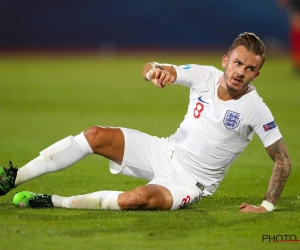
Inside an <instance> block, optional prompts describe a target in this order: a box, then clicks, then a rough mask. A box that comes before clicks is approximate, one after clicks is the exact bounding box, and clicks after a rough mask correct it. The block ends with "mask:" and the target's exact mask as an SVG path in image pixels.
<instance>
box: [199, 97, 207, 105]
mask: <svg viewBox="0 0 300 250" xmlns="http://www.w3.org/2000/svg"><path fill="white" fill-rule="evenodd" d="M198 100H199V101H200V102H203V103H206V104H209V103H208V102H205V101H203V100H202V96H200V97H198Z"/></svg>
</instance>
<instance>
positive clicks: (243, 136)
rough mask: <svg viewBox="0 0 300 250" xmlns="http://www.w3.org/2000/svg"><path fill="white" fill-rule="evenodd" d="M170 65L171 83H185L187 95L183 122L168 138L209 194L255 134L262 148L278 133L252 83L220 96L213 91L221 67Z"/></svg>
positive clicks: (179, 156)
mask: <svg viewBox="0 0 300 250" xmlns="http://www.w3.org/2000/svg"><path fill="white" fill-rule="evenodd" d="M173 67H174V68H175V69H176V71H177V79H176V82H175V84H181V85H185V86H188V87H189V88H190V97H189V99H190V100H189V105H188V110H187V114H186V115H185V118H184V120H183V122H182V123H181V124H180V127H179V128H178V129H177V131H176V132H175V133H174V134H173V135H171V136H170V138H169V140H170V142H171V144H172V145H173V147H174V150H175V152H174V153H175V155H176V156H177V158H178V160H179V161H180V162H181V164H182V165H183V166H184V168H185V169H186V170H187V171H188V173H190V174H191V175H192V176H193V178H194V179H195V180H197V181H198V182H200V183H201V184H203V185H204V186H205V187H206V189H205V193H204V194H205V195H211V194H213V192H214V191H215V190H216V188H217V187H218V185H219V184H220V182H221V181H222V179H223V178H224V176H225V174H226V172H227V170H228V168H229V166H230V165H231V163H232V162H233V161H234V160H235V159H236V158H237V157H238V155H239V154H240V153H241V152H243V151H244V149H245V148H246V146H247V145H248V143H249V142H250V141H251V139H252V136H253V134H254V133H256V134H257V135H258V136H259V138H260V139H261V141H262V143H263V145H264V146H265V147H268V146H269V145H271V144H272V143H274V142H276V141H277V140H279V139H280V138H281V137H282V136H281V134H280V132H279V129H278V127H277V126H276V124H275V121H274V117H273V115H272V114H271V111H270V110H269V108H268V107H267V106H266V104H265V103H264V102H263V100H262V98H261V97H260V96H259V95H258V93H257V92H256V90H255V87H254V86H253V85H252V84H250V88H249V90H248V92H247V93H246V94H245V95H243V96H242V97H240V98H239V99H238V100H229V101H222V100H220V99H219V97H218V94H217V90H218V87H219V85H220V84H219V81H220V79H221V77H222V76H223V72H222V71H220V70H218V69H216V68H215V67H212V66H200V65H195V64H188V65H183V66H175V65H173Z"/></svg>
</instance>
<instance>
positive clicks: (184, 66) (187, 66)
mask: <svg viewBox="0 0 300 250" xmlns="http://www.w3.org/2000/svg"><path fill="white" fill-rule="evenodd" d="M180 67H181V68H183V69H190V68H191V67H192V65H191V64H185V65H181V66H180Z"/></svg>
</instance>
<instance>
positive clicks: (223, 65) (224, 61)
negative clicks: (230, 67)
mask: <svg viewBox="0 0 300 250" xmlns="http://www.w3.org/2000/svg"><path fill="white" fill-rule="evenodd" d="M227 62H228V56H227V55H224V56H223V58H222V68H223V69H225V68H226V66H227Z"/></svg>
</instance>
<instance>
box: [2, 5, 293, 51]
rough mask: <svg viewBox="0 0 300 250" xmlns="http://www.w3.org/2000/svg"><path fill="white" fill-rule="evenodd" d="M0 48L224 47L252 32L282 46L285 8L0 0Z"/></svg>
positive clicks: (273, 47) (285, 43)
mask: <svg viewBox="0 0 300 250" xmlns="http://www.w3.org/2000/svg"><path fill="white" fill-rule="evenodd" d="M0 18H1V22H0V49H2V50H5V49H52V48H62V49H64V48H74V49H95V48H114V49H115V48H118V49H122V48H130V49H135V48H136V49H145V48H176V49H178V48H184V49H216V48H223V47H226V48H227V47H228V46H229V45H230V44H231V42H232V40H233V39H234V38H235V37H236V36H237V35H238V34H239V33H241V32H244V31H250V32H254V33H256V34H257V35H258V36H259V37H260V38H261V39H262V40H263V41H264V42H265V43H266V45H267V47H268V48H269V50H270V49H271V50H274V51H278V50H283V49H287V48H288V20H287V16H286V12H285V10H283V9H280V8H278V7H277V6H276V3H275V1H273V0H250V1H242V0H186V1H182V0H160V1H159V0H139V1H138V0H112V1H101V0H85V1H84V0H80V1H79V0H52V1H47V0H45V1H41V0H29V1H24V0H8V1H6V0H2V1H0Z"/></svg>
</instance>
